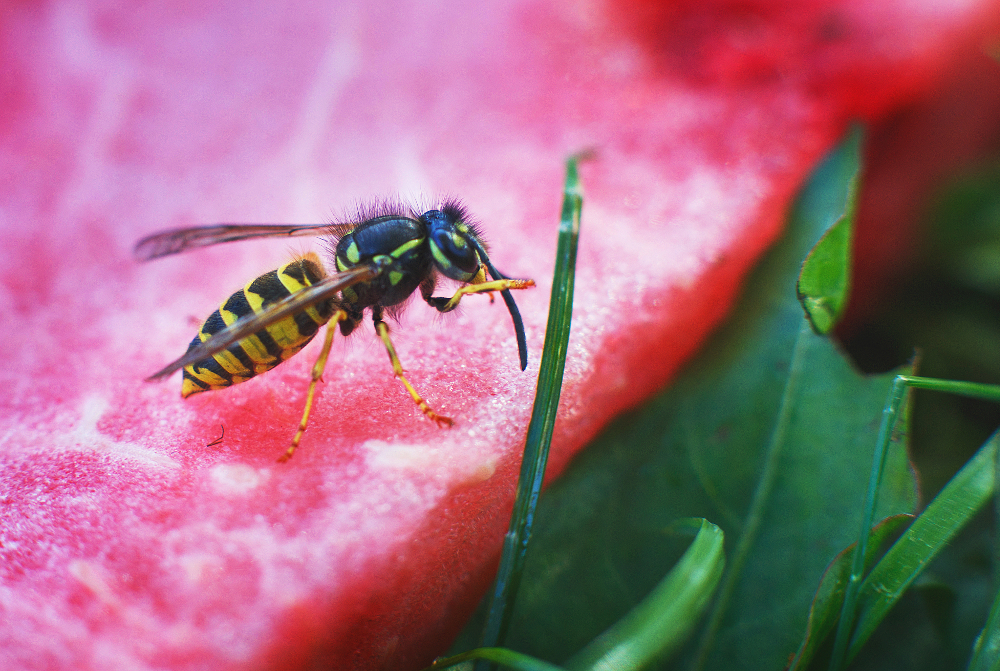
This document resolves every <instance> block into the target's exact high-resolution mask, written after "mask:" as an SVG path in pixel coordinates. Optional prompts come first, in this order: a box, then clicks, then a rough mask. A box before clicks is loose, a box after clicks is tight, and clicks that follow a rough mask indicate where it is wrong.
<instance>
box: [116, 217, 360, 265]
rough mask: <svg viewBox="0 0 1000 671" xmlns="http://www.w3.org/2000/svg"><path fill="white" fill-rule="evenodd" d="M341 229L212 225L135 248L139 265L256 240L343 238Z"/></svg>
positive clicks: (157, 235) (158, 236) (152, 238)
mask: <svg viewBox="0 0 1000 671" xmlns="http://www.w3.org/2000/svg"><path fill="white" fill-rule="evenodd" d="M340 228H341V227H340V226H337V225H335V224H334V225H331V224H213V225H211V226H193V227H191V228H175V229H171V230H169V231H161V232H160V233H154V234H153V235H150V236H147V237H145V238H143V239H142V240H140V241H139V242H137V243H136V244H135V249H134V250H133V254H134V255H135V258H136V259H138V260H139V261H150V260H152V259H157V258H159V257H161V256H169V255H171V254H179V253H180V252H184V251H187V250H189V249H197V248H198V247H208V246H209V245H217V244H219V243H220V242H235V241H237V240H250V239H253V238H294V237H300V236H306V235H327V234H335V235H336V234H340V233H341V232H340V230H339V229H340Z"/></svg>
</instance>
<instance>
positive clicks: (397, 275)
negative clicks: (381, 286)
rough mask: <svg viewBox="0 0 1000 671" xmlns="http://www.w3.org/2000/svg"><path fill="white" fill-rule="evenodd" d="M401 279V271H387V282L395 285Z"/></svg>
mask: <svg viewBox="0 0 1000 671" xmlns="http://www.w3.org/2000/svg"><path fill="white" fill-rule="evenodd" d="M402 279H403V273H401V272H399V271H398V270H390V271H389V283H390V284H392V286H396V285H397V284H399V282H400V281H401V280H402Z"/></svg>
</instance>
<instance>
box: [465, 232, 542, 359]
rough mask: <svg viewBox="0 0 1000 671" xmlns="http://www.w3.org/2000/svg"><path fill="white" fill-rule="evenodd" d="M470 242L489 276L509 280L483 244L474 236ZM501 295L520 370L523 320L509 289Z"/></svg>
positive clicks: (524, 352)
mask: <svg viewBox="0 0 1000 671" xmlns="http://www.w3.org/2000/svg"><path fill="white" fill-rule="evenodd" d="M471 242H472V244H473V245H474V246H475V247H476V252H478V253H479V258H481V259H482V260H483V265H485V266H486V270H488V271H489V272H490V276H492V277H493V279H495V280H509V279H510V278H509V277H507V276H506V275H504V274H503V273H501V272H500V271H499V270H497V269H496V266H494V265H493V263H492V262H491V261H490V257H489V255H488V254H487V253H486V250H485V249H483V246H482V245H481V244H480V243H479V241H478V240H477V239H475V238H472V239H471ZM500 295H501V296H503V302H504V303H505V304H506V305H507V312H509V313H510V318H511V320H512V321H513V322H514V334H515V335H516V336H517V355H518V358H520V360H521V370H524V369H525V368H527V367H528V339H527V338H526V337H525V335H524V322H523V321H522V320H521V311H520V310H518V309H517V303H515V302H514V297H513V296H511V294H510V289H504V290H503V291H501V292H500Z"/></svg>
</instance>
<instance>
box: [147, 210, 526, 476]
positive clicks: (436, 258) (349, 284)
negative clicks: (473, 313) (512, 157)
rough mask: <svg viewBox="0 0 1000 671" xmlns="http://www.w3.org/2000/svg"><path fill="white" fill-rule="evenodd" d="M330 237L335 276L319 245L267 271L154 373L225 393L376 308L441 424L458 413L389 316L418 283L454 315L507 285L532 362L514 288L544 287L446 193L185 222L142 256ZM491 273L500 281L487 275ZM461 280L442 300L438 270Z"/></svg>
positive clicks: (188, 389)
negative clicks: (293, 216) (489, 249)
mask: <svg viewBox="0 0 1000 671" xmlns="http://www.w3.org/2000/svg"><path fill="white" fill-rule="evenodd" d="M307 235H327V236H330V241H331V247H332V250H333V257H334V261H335V263H336V268H337V272H336V273H333V274H327V272H326V271H325V270H324V268H323V265H322V263H321V262H320V260H319V257H317V256H316V255H315V254H313V253H309V254H306V255H305V256H303V257H301V258H297V259H295V260H293V261H290V262H289V263H286V264H285V265H283V266H281V267H280V268H278V269H276V270H272V271H270V272H268V273H265V274H263V275H261V276H260V277H258V278H256V279H254V280H253V281H251V282H250V283H249V284H247V285H246V286H245V287H244V288H243V289H242V290H240V291H237V292H236V293H234V294H233V295H231V296H230V297H229V298H228V299H227V300H226V301H225V302H224V303H222V305H221V306H220V307H219V309H218V310H216V311H215V312H213V313H212V315H211V316H210V317H209V318H208V319H207V320H205V323H204V324H203V325H202V327H201V329H200V330H199V332H198V335H196V336H195V338H194V340H193V341H192V342H191V345H190V346H189V347H188V350H187V353H186V354H185V355H184V356H182V357H181V358H179V359H177V360H176V361H174V362H173V363H171V364H169V365H167V366H165V367H164V368H163V369H162V370H159V371H157V372H156V373H154V374H153V375H151V376H150V377H149V378H148V379H149V380H159V379H162V378H164V377H166V376H168V375H170V374H171V373H173V372H174V371H177V370H181V369H183V371H184V376H183V383H182V388H181V395H182V396H183V397H184V398H187V397H188V396H191V395H192V394H197V393H200V392H203V391H210V390H212V389H222V388H223V387H229V386H231V385H234V384H238V383H240V382H243V381H245V380H249V379H250V378H251V377H254V376H255V375H259V374H260V373H264V372H267V371H269V370H271V369H272V368H274V367H275V366H277V365H278V364H280V363H281V362H282V361H285V360H286V359H288V358H290V357H291V356H292V355H294V354H295V353H297V352H298V351H299V350H301V349H302V348H303V347H305V345H306V344H307V343H308V342H309V341H310V340H312V338H313V336H315V335H316V333H317V331H318V330H319V328H320V327H321V326H323V325H324V324H329V323H332V324H339V326H340V332H341V333H342V334H343V335H345V336H347V335H350V334H351V332H352V331H353V330H354V329H355V327H357V325H358V324H359V323H360V322H361V321H362V318H363V317H364V311H365V310H370V311H371V314H372V320H373V321H374V324H375V331H376V333H378V335H379V338H380V339H381V340H382V343H383V344H384V345H385V348H386V351H387V352H388V354H389V360H390V362H391V363H392V368H393V371H394V372H395V374H396V377H397V378H399V380H400V382H402V383H403V386H405V387H406V389H407V391H409V392H410V396H411V397H413V400H414V402H416V404H417V406H418V407H419V408H420V410H421V411H422V412H423V413H424V414H425V415H427V417H428V418H429V419H431V420H433V421H435V422H437V424H438V425H439V426H451V425H452V424H453V422H452V420H451V419H450V418H448V417H445V416H443V415H439V414H438V413H436V412H435V411H434V410H432V409H431V407H430V406H429V405H428V404H427V403H426V402H425V401H424V399H423V398H422V397H421V396H420V394H418V393H417V391H416V390H415V389H414V388H413V385H411V384H410V382H409V381H408V380H407V379H406V377H405V376H404V375H403V366H402V364H400V362H399V357H398V356H397V355H396V350H395V348H394V347H393V345H392V341H391V340H390V339H389V327H388V326H387V325H386V323H385V321H383V316H384V315H385V314H389V315H390V316H396V315H398V314H399V313H400V312H401V311H402V309H403V307H404V306H405V304H406V301H407V299H408V298H409V297H410V296H411V295H412V294H413V292H414V291H416V290H417V289H420V295H421V296H422V297H423V299H424V301H425V302H426V303H427V304H428V305H430V306H431V307H433V308H435V309H437V310H438V312H450V311H452V310H454V309H455V307H456V306H458V303H459V301H460V300H461V299H462V296H464V295H466V294H473V293H481V292H491V291H499V292H500V295H501V296H502V297H503V300H504V302H505V303H506V304H507V309H508V310H509V312H510V316H511V320H512V321H513V323H514V332H515V334H516V335H517V347H518V354H519V357H520V363H521V370H524V369H525V367H526V366H527V365H528V353H527V343H526V341H525V335H524V324H523V323H522V321H521V314H520V312H519V311H518V309H517V305H516V304H515V303H514V298H513V297H512V296H511V293H510V290H511V289H525V288H527V287H531V286H534V284H535V283H534V281H532V280H517V279H510V278H508V277H506V276H505V275H503V274H502V273H500V272H499V271H498V270H497V269H496V268H495V267H494V266H493V264H492V263H491V262H490V258H489V256H488V255H487V253H486V245H485V243H484V242H483V238H482V234H481V232H480V231H479V229H478V227H477V226H476V225H475V224H474V223H472V222H471V221H470V220H469V218H468V214H467V212H466V211H465V209H464V208H463V207H462V206H461V205H460V204H458V203H456V202H452V201H448V202H445V203H443V204H442V205H441V206H440V208H439V209H434V210H428V211H427V212H424V213H423V214H418V213H417V212H416V211H412V210H407V209H404V208H402V207H400V206H397V205H393V204H381V205H378V206H375V207H373V208H371V209H370V210H368V211H364V212H360V213H359V214H358V216H357V217H355V219H354V220H352V221H349V222H346V223H337V224H332V225H331V224H314V225H293V224H217V225H210V226H195V227H192V228H181V229H175V230H169V231H163V232H162V233H156V234H154V235H151V236H149V237H146V238H143V239H142V240H140V241H139V242H138V243H137V244H136V246H135V256H136V258H137V259H139V260H140V261H149V260H151V259H155V258H159V257H161V256H168V255H170V254H177V253H179V252H183V251H187V250H190V249H195V248H197V247H207V246H209V245H215V244H218V243H221V242H232V241H236V240H248V239H252V238H269V237H285V238H287V237H297V236H307ZM487 272H488V273H489V276H490V277H492V280H489V279H487V276H486V275H487ZM439 274H440V275H443V276H445V277H447V278H450V279H452V280H456V281H458V282H461V283H462V286H461V287H459V289H458V290H457V291H456V292H455V293H454V294H453V295H452V296H451V297H443V296H434V295H433V292H434V288H435V286H436V283H437V279H438V275H439ZM333 334H334V329H333V328H327V331H326V338H325V339H324V342H323V347H322V349H321V350H320V354H319V357H318V358H317V360H316V365H315V366H313V370H312V380H311V382H310V384H309V391H308V393H307V395H306V404H305V410H304V411H303V413H302V421H301V422H300V423H299V428H298V431H297V432H296V434H295V436H294V437H293V438H292V442H291V445H290V446H289V447H288V449H287V450H286V451H285V453H284V455H282V457H281V458H280V459H279V461H287V460H288V459H289V458H290V457H291V456H292V454H293V453H294V452H295V449H296V448H297V447H298V445H299V442H300V441H301V439H302V434H303V433H304V432H305V430H306V426H307V424H308V421H309V411H310V409H311V408H312V403H313V397H314V394H315V391H316V383H317V382H318V381H319V379H320V376H321V375H322V374H323V369H324V368H325V367H326V361H327V358H328V356H329V353H330V347H331V345H332V343H333Z"/></svg>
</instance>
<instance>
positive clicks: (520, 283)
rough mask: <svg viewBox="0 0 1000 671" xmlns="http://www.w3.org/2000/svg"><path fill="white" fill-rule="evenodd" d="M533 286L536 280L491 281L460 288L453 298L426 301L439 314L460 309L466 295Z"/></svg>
mask: <svg viewBox="0 0 1000 671" xmlns="http://www.w3.org/2000/svg"><path fill="white" fill-rule="evenodd" d="M533 286H535V281H534V280H491V281H489V282H480V283H479V284H466V285H465V286H462V287H459V289H458V291H456V292H455V295H453V296H452V297H451V298H444V297H442V296H429V297H425V298H424V300H426V301H427V303H428V304H430V305H431V306H433V307H435V308H437V310H438V312H451V311H452V310H454V309H455V308H456V307H458V303H459V301H461V300H462V296H464V295H466V294H479V293H489V292H492V291H507V290H508V289H527V288H528V287H533ZM490 298H491V299H492V298H493V296H492V295H491V296H490Z"/></svg>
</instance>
